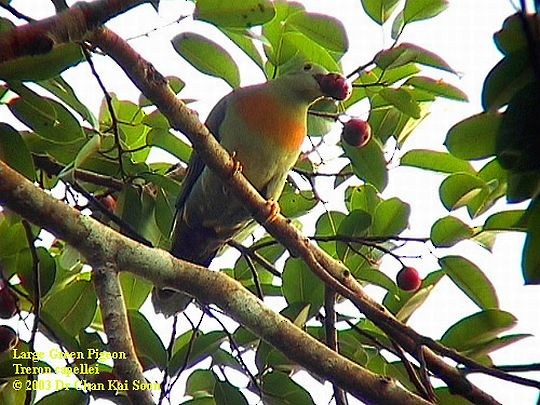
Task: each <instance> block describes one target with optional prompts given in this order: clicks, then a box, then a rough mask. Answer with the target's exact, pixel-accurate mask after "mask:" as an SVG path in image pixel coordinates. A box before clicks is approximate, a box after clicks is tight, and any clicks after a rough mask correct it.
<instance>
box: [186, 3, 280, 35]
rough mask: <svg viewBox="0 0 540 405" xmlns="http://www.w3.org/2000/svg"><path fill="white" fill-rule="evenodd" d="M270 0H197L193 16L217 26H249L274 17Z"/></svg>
mask: <svg viewBox="0 0 540 405" xmlns="http://www.w3.org/2000/svg"><path fill="white" fill-rule="evenodd" d="M274 15H275V10H274V6H273V4H272V2H271V1H270V0H242V1H241V2H238V1H231V0H197V2H196V7H195V11H194V13H193V18H195V19H197V20H201V21H206V22H209V23H212V24H215V25H217V26H218V27H235V28H246V27H247V28H249V27H253V26H255V25H261V24H264V23H266V22H268V21H270V20H271V19H272V18H274Z"/></svg>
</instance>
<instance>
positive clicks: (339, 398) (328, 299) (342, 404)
mask: <svg viewBox="0 0 540 405" xmlns="http://www.w3.org/2000/svg"><path fill="white" fill-rule="evenodd" d="M335 303H336V292H335V291H334V290H332V289H330V288H329V287H328V286H325V289H324V312H325V317H324V331H325V338H326V346H328V347H329V348H330V349H332V350H333V351H335V352H336V353H339V347H338V337H337V331H336V322H337V317H336V311H335V308H334V306H335ZM332 388H333V390H334V399H335V401H336V405H347V404H348V401H347V395H346V393H345V391H343V390H342V389H341V388H340V387H339V386H337V385H336V384H332Z"/></svg>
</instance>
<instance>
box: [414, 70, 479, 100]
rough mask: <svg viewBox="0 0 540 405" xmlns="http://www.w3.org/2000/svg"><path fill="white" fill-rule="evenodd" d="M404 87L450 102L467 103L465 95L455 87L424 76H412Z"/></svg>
mask: <svg viewBox="0 0 540 405" xmlns="http://www.w3.org/2000/svg"><path fill="white" fill-rule="evenodd" d="M404 85H409V86H413V87H416V88H417V89H421V90H424V91H427V92H428V93H431V94H433V95H435V96H437V97H444V98H448V99H450V100H457V101H469V98H468V97H467V95H466V94H465V93H464V92H462V91H461V90H460V89H458V88H457V87H455V86H452V85H451V84H449V83H446V82H444V81H442V80H435V79H432V78H430V77H425V76H414V77H411V78H410V79H408V80H407V81H406V82H405V84H404Z"/></svg>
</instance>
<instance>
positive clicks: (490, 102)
mask: <svg viewBox="0 0 540 405" xmlns="http://www.w3.org/2000/svg"><path fill="white" fill-rule="evenodd" d="M533 80H534V73H533V69H532V66H531V64H530V60H529V52H528V50H524V51H522V52H517V53H512V54H510V55H508V56H507V57H505V58H503V59H502V60H501V61H500V62H499V63H497V64H496V65H495V66H494V67H493V69H491V71H490V72H489V73H488V75H487V76H486V79H485V80H484V87H483V89H482V107H483V108H484V110H492V111H496V110H497V109H499V108H501V107H503V106H504V105H506V104H508V102H509V101H510V100H511V99H512V97H513V96H514V95H515V94H516V93H517V92H518V91H519V90H521V89H522V88H523V87H525V86H526V85H527V84H529V83H531V82H532V81H533Z"/></svg>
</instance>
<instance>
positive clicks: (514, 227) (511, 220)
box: [482, 210, 527, 232]
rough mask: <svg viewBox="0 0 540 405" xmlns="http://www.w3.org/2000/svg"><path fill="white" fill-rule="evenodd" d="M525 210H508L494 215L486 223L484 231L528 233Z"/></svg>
mask: <svg viewBox="0 0 540 405" xmlns="http://www.w3.org/2000/svg"><path fill="white" fill-rule="evenodd" d="M524 215H525V211H524V210H508V211H502V212H497V213H495V214H492V215H491V216H489V217H488V219H486V222H485V223H484V226H483V228H482V229H483V230H484V231H517V232H526V231H527V223H526V220H525V218H524Z"/></svg>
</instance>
